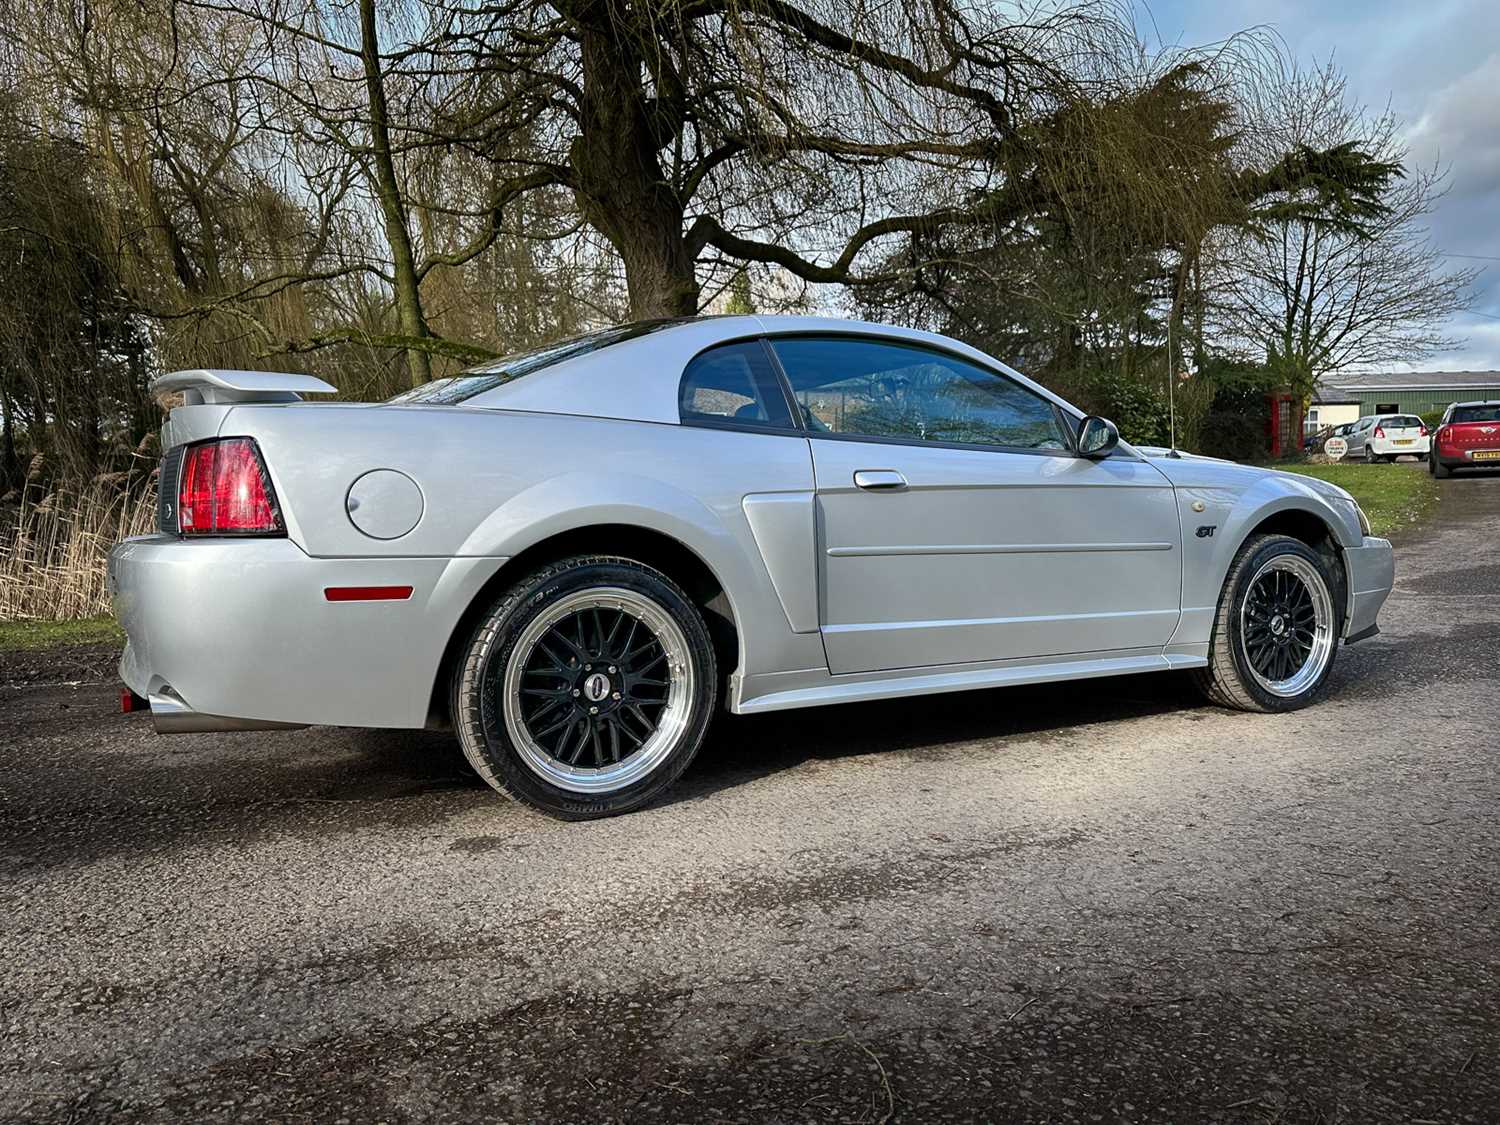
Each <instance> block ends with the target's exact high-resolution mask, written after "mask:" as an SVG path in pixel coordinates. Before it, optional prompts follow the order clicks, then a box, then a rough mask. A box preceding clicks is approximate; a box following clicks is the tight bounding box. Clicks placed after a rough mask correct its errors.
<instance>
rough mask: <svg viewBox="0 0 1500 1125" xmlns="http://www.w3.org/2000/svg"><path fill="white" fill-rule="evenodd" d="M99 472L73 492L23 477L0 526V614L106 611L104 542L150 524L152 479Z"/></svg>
mask: <svg viewBox="0 0 1500 1125" xmlns="http://www.w3.org/2000/svg"><path fill="white" fill-rule="evenodd" d="M128 476H129V475H128V474H126V473H105V474H102V475H100V476H98V477H95V478H94V479H93V480H92V481H90V482H89V483H88V484H87V485H85V486H84V487H83V488H82V489H80V490H79V491H77V492H66V491H51V492H46V493H42V492H41V491H40V489H39V488H38V487H36V486H35V485H34V484H31V483H29V484H28V487H26V488H24V489H22V491H21V497H20V507H19V508H18V509H17V510H16V511H15V512H14V513H13V518H11V519H7V520H6V521H5V523H6V526H5V528H4V529H3V530H0V621H16V620H23V619H30V620H42V621H69V620H73V619H75V618H80V617H95V616H98V615H99V614H103V613H108V612H109V608H110V606H109V589H108V579H107V573H106V564H107V560H108V557H109V551H110V548H111V547H113V546H114V545H115V544H116V543H118V542H119V541H120V540H121V539H124V538H125V537H127V536H130V535H145V534H148V533H150V532H151V531H153V530H154V529H155V527H156V489H155V482H154V481H153V482H151V484H150V485H148V486H146V487H142V485H141V482H140V480H139V478H137V479H136V480H134V481H131V480H129V479H128Z"/></svg>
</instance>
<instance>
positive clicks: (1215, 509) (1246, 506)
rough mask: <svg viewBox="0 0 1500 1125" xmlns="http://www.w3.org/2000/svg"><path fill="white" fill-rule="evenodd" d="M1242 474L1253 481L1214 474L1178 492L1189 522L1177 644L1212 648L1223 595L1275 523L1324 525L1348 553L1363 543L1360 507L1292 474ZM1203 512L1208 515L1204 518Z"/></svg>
mask: <svg viewBox="0 0 1500 1125" xmlns="http://www.w3.org/2000/svg"><path fill="white" fill-rule="evenodd" d="M1225 468H1228V469H1240V470H1241V472H1243V473H1245V474H1248V475H1246V476H1244V477H1238V479H1236V478H1237V476H1238V474H1228V473H1211V474H1205V475H1204V476H1202V477H1200V478H1199V479H1197V480H1195V481H1193V482H1191V483H1186V482H1185V483H1183V484H1179V485H1178V490H1177V492H1178V505H1179V509H1178V510H1179V512H1180V514H1181V518H1182V539H1183V580H1182V620H1181V622H1180V623H1179V625H1178V628H1177V633H1176V635H1175V636H1174V637H1173V638H1172V643H1174V644H1206V643H1207V642H1208V640H1209V637H1210V634H1211V633H1212V630H1213V618H1214V612H1215V610H1216V609H1217V607H1218V601H1219V593H1220V591H1222V590H1223V588H1224V581H1225V579H1226V577H1227V576H1228V574H1229V567H1230V565H1231V564H1232V563H1233V562H1234V558H1235V555H1237V554H1238V553H1239V550H1240V548H1241V547H1242V546H1243V545H1244V543H1245V540H1246V539H1248V538H1249V537H1250V536H1251V535H1253V534H1254V533H1255V532H1256V530H1257V529H1258V528H1259V527H1261V526H1262V525H1264V524H1266V523H1267V522H1268V521H1272V520H1274V519H1275V518H1276V517H1278V516H1284V515H1286V514H1287V513H1296V514H1298V515H1299V516H1304V517H1306V516H1310V517H1312V518H1314V519H1316V520H1318V521H1319V523H1321V524H1322V525H1323V526H1324V527H1325V528H1327V530H1328V532H1329V534H1331V535H1332V537H1333V539H1334V541H1335V542H1336V543H1338V545H1339V546H1340V547H1341V548H1345V549H1347V548H1351V547H1358V546H1359V545H1360V543H1361V542H1362V540H1363V535H1362V532H1361V530H1360V526H1359V517H1358V515H1356V514H1355V509H1354V506H1353V504H1352V502H1344V501H1341V500H1339V499H1338V498H1337V496H1336V495H1334V494H1331V493H1325V492H1324V491H1323V489H1322V488H1319V487H1316V484H1315V483H1309V480H1308V478H1304V477H1298V476H1295V475H1293V474H1290V473H1271V472H1265V471H1257V470H1245V469H1241V467H1240V466H1225ZM1199 506H1201V507H1202V510H1201V511H1199V510H1197V509H1198V507H1199Z"/></svg>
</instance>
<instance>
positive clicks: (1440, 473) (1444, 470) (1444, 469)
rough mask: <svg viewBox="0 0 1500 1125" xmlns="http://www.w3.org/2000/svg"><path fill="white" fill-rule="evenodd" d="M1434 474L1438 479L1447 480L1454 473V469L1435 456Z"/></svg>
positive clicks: (1433, 460) (1433, 461) (1433, 462)
mask: <svg viewBox="0 0 1500 1125" xmlns="http://www.w3.org/2000/svg"><path fill="white" fill-rule="evenodd" d="M1432 475H1433V476H1435V477H1437V479H1438V480H1447V479H1448V478H1449V477H1451V476H1452V475H1453V470H1452V469H1450V468H1449V467H1448V466H1447V465H1445V464H1443V463H1442V462H1441V461H1439V460H1438V459H1437V457H1436V456H1434V457H1433V458H1432Z"/></svg>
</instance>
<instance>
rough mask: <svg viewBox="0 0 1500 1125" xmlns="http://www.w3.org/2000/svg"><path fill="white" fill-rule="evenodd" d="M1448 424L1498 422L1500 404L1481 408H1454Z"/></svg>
mask: <svg viewBox="0 0 1500 1125" xmlns="http://www.w3.org/2000/svg"><path fill="white" fill-rule="evenodd" d="M1449 421H1450V422H1500V402H1489V403H1485V404H1484V405H1483V406H1455V407H1454V408H1453V417H1452V418H1450V419H1449Z"/></svg>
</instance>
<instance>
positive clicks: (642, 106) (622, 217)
mask: <svg viewBox="0 0 1500 1125" xmlns="http://www.w3.org/2000/svg"><path fill="white" fill-rule="evenodd" d="M646 108H647V106H646V92H645V90H644V88H643V86H642V84H641V59H640V57H639V56H638V55H637V54H636V53H635V51H634V50H633V49H632V48H631V47H630V45H629V44H628V43H626V42H625V41H624V39H623V37H620V36H617V35H615V34H613V33H612V31H611V29H610V28H609V27H608V26H600V27H589V28H587V29H585V31H584V32H583V128H582V130H581V131H580V133H579V135H578V136H577V137H576V138H575V139H574V141H573V144H572V147H571V149H570V150H569V163H570V164H571V166H572V171H573V176H574V190H575V194H576V196H577V199H578V204H579V207H580V208H581V210H582V211H583V214H584V216H585V217H586V218H587V219H588V221H589V222H590V223H591V224H592V225H593V226H594V227H595V228H596V229H597V230H598V231H599V232H600V233H602V234H603V235H604V236H605V237H606V238H608V239H609V241H610V242H611V243H612V244H613V245H614V247H615V249H616V250H617V251H618V252H619V254H620V258H621V260H622V261H623V262H624V264H625V284H626V288H627V290H628V292H629V295H630V315H631V317H632V318H633V319H638V320H639V319H648V318H652V317H663V316H692V315H693V314H695V313H696V312H697V311H698V296H699V290H698V279H697V276H696V271H695V269H694V264H693V259H692V256H691V255H690V254H689V253H688V248H687V239H686V237H685V235H684V232H683V226H682V218H683V207H682V201H681V200H680V199H679V198H678V196H677V192H676V191H675V190H674V189H673V187H672V186H671V185H670V184H669V183H668V182H667V176H666V173H665V172H664V171H663V170H662V167H661V163H660V161H659V160H658V159H657V151H658V147H659V145H658V137H657V135H656V133H655V131H653V129H652V127H651V123H650V122H649V121H648V120H647V114H646Z"/></svg>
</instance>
